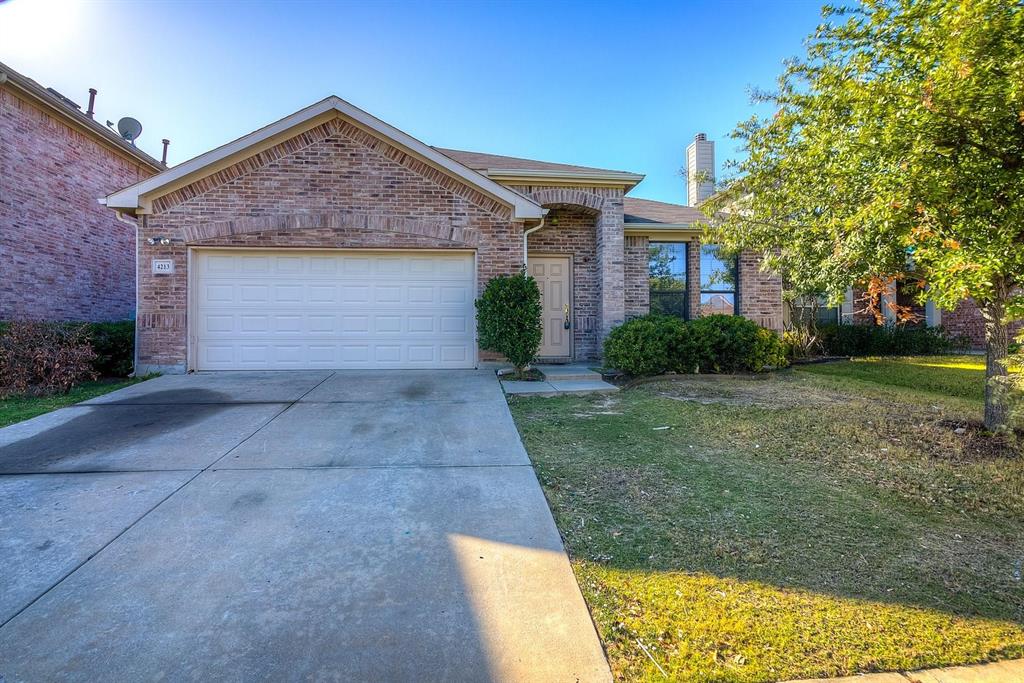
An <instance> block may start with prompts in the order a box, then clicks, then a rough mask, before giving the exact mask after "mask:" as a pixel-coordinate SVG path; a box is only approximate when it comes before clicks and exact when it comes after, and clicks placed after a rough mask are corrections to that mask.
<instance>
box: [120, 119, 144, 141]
mask: <svg viewBox="0 0 1024 683" xmlns="http://www.w3.org/2000/svg"><path fill="white" fill-rule="evenodd" d="M117 132H118V133H120V134H121V137H123V138H124V139H125V140H127V141H128V142H131V143H132V144H134V143H135V139H136V138H138V137H139V136H140V135H142V124H141V123H139V122H138V121H136V120H135V119H133V118H132V117H130V116H125V117H124V118H123V119H121V120H120V121H118V122H117Z"/></svg>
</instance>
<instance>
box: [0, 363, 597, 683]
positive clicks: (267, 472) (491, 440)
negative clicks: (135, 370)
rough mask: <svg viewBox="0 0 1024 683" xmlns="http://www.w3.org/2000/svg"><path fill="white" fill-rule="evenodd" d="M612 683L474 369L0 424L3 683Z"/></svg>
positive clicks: (233, 391)
mask: <svg viewBox="0 0 1024 683" xmlns="http://www.w3.org/2000/svg"><path fill="white" fill-rule="evenodd" d="M156 678H167V679H170V680H238V681H246V680H268V679H269V680H300V679H301V680H309V679H315V680H325V679H326V680H342V681H348V680H352V681H364V680H382V681H383V680H412V681H415V680H423V681H438V680H444V681H499V680H500V681H577V680H579V681H608V680H610V674H609V671H608V667H607V663H606V661H605V659H604V655H603V652H602V650H601V646H600V643H599V641H598V639H597V635H596V633H595V631H594V627H593V625H592V623H591V621H590V617H589V614H588V613H587V609H586V606H585V604H584V602H583V599H582V596H581V595H580V592H579V588H578V586H577V585H576V582H575V579H574V577H573V575H572V571H571V568H570V566H569V563H568V558H567V557H566V555H565V552H564V550H563V549H562V544H561V540H560V538H559V535H558V531H557V529H556V528H555V525H554V522H553V520H552V518H551V514H550V512H549V510H548V508H547V504H546V502H545V500H544V497H543V494H542V492H541V490H540V486H539V485H538V483H537V479H536V477H535V476H534V473H533V469H532V468H531V466H530V464H529V460H528V459H527V456H526V453H525V451H524V450H523V447H522V444H521V443H520V441H519V437H518V434H517V432H516V429H515V425H514V424H513V422H512V419H511V416H510V415H509V412H508V407H507V404H506V402H505V400H504V397H503V396H502V392H501V390H500V388H499V385H498V382H497V380H496V378H495V376H494V374H493V372H491V371H486V370H482V371H462V372H391V373H387V372H338V373H334V372H280V373H220V374H208V375H189V376H174V377H161V378H158V379H155V380H150V381H148V382H145V383H142V384H139V385H135V386H132V387H129V388H127V389H123V390H121V391H118V392H115V393H113V394H108V395H106V396H103V397H100V398H98V399H94V400H92V401H89V402H87V403H86V404H81V405H79V406H75V407H71V408H66V409H62V410H58V411H56V412H53V413H50V414H48V415H44V416H41V417H38V418H36V419H34V420H30V421H28V422H24V423H21V424H18V425H13V426H11V427H8V428H6V429H3V430H0V680H7V681H23V680H24V681H49V680H80V681H104V680H111V681H124V680H143V679H144V680H151V679H156Z"/></svg>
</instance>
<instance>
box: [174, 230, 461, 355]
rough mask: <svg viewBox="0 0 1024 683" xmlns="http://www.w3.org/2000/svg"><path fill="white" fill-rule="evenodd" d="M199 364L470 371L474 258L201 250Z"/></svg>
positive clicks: (196, 319)
mask: <svg viewBox="0 0 1024 683" xmlns="http://www.w3.org/2000/svg"><path fill="white" fill-rule="evenodd" d="M192 268H193V272H194V279H193V283H194V287H195V290H194V293H193V297H192V301H193V306H194V311H193V316H192V320H193V326H192V334H193V335H194V338H193V346H192V348H193V351H194V354H195V355H194V357H195V363H194V366H195V369H197V370H255V369H264V370H292V369H301V368H471V367H473V366H474V365H475V363H476V343H475V329H474V310H473V295H474V291H475V288H474V281H475V274H474V266H473V255H472V254H463V253H454V254H441V253H425V252H424V253H412V252H365V251H363V252H360V251H277V250H256V251H249V250H246V251H235V250H231V251H227V250H225V251H212V250H211V251H196V252H194V254H193V260H192Z"/></svg>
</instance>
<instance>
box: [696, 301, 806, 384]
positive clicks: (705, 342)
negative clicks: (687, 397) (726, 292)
mask: <svg viewBox="0 0 1024 683" xmlns="http://www.w3.org/2000/svg"><path fill="white" fill-rule="evenodd" d="M689 326H690V331H691V334H692V335H693V336H694V337H695V338H697V339H699V340H700V344H701V346H702V348H703V349H704V353H703V357H702V358H701V361H700V371H701V372H709V373H732V372H761V371H763V370H765V369H767V368H780V367H785V366H786V365H787V364H788V361H787V360H786V350H785V346H784V345H783V343H782V340H781V339H780V338H779V336H778V335H777V334H775V333H774V332H772V331H771V330H766V329H765V328H763V327H761V326H760V325H758V324H757V323H755V322H754V321H752V320H748V319H746V318H743V317H741V316H738V315H708V316H704V317H702V318H697V319H696V320H694V321H692V322H690V323H689Z"/></svg>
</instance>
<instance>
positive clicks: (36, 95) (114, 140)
mask: <svg viewBox="0 0 1024 683" xmlns="http://www.w3.org/2000/svg"><path fill="white" fill-rule="evenodd" d="M3 84H9V85H11V86H13V87H14V88H16V89H17V90H19V91H20V92H22V93H24V94H25V95H28V96H29V97H31V98H32V99H33V100H35V102H36V103H37V104H42V105H43V106H45V107H46V108H48V109H49V110H51V111H53V112H54V113H56V114H57V115H59V116H61V117H63V118H64V119H65V120H68V121H70V122H71V123H73V124H76V125H77V126H78V127H79V128H81V129H84V130H85V131H86V132H87V133H90V134H91V135H92V136H93V137H95V138H99V141H100V142H101V143H103V144H106V146H107V147H111V148H113V149H115V150H116V151H118V152H120V153H122V154H124V155H125V156H128V157H131V158H132V159H133V160H134V161H136V162H138V163H140V164H142V165H144V166H147V167H149V168H151V169H152V170H154V171H160V170H162V169H163V168H164V166H163V164H161V163H160V162H159V161H157V160H156V159H154V158H153V157H151V156H149V155H148V154H146V153H145V152H143V151H142V150H141V149H139V148H138V147H136V146H135V145H133V144H131V143H130V142H128V141H127V140H125V139H124V138H122V137H121V136H120V135H118V134H117V133H115V132H114V131H112V130H110V129H109V128H107V127H106V126H104V125H103V124H101V123H100V122H98V121H96V120H95V119H91V118H89V117H88V116H86V115H85V113H83V112H82V110H81V107H78V106H77V105H76V104H75V103H74V102H72V101H71V100H69V99H68V98H66V97H64V96H63V95H61V94H60V93H58V92H57V91H56V90H50V89H47V88H44V87H43V86H42V85H41V84H39V83H37V82H36V81H34V80H32V79H31V78H29V77H28V76H25V75H24V74H20V73H18V72H17V71H15V70H14V69H12V68H11V67H9V66H7V65H6V64H4V63H3V62H0V85H3Z"/></svg>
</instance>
